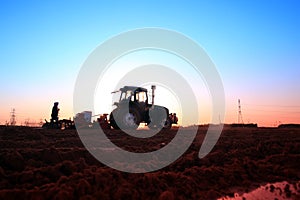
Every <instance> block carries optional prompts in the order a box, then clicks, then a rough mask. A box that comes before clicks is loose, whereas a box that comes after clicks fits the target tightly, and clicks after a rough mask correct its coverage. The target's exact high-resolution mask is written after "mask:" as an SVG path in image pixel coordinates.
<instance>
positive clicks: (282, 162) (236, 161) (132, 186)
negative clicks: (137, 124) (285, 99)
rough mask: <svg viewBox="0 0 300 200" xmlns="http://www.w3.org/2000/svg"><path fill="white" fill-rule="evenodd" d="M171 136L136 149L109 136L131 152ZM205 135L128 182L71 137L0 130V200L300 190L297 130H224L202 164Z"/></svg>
mask: <svg viewBox="0 0 300 200" xmlns="http://www.w3.org/2000/svg"><path fill="white" fill-rule="evenodd" d="M142 132H143V131H141V133H142ZM175 134H176V130H171V131H168V132H166V131H164V132H161V134H159V135H158V136H157V137H152V138H151V139H147V140H136V141H135V140H134V139H132V138H130V137H128V136H127V135H125V134H122V133H120V132H119V131H114V130H110V131H109V132H108V133H107V135H108V137H109V138H110V139H111V140H112V141H113V142H114V143H115V144H117V145H122V147H123V148H124V149H126V150H132V151H135V152H142V151H153V150H155V149H157V148H160V147H161V146H160V145H161V144H163V143H165V144H167V143H168V142H169V141H170V140H171V139H172V138H173V137H174V135H175ZM205 134H206V129H205V128H203V127H202V128H200V129H199V130H198V134H197V136H196V139H195V140H194V142H193V144H192V145H191V146H190V148H189V149H188V151H186V153H185V154H183V155H182V156H181V157H180V158H179V159H178V160H177V161H176V162H174V163H172V164H171V165H169V166H167V167H165V168H163V169H161V170H159V171H155V172H150V173H142V174H132V173H125V172H120V171H117V170H115V169H111V168H109V167H107V166H105V165H104V164H101V163H100V162H98V161H97V160H96V159H95V158H94V157H93V156H92V155H91V154H90V153H89V152H88V151H87V150H86V149H85V148H84V146H83V145H82V143H81V141H80V139H79V136H78V134H77V132H76V130H43V129H34V128H28V127H0V199H216V198H219V197H222V196H232V195H233V194H234V192H236V191H239V192H249V191H250V190H252V189H254V188H256V187H259V186H260V185H262V184H265V183H274V182H280V181H287V182H289V183H290V184H291V186H293V187H295V188H296V189H297V190H300V185H299V184H298V183H297V182H298V181H299V180H300V170H299V168H300V164H299V163H300V129H299V128H298V129H293V128H281V129H275V128H274V129H272V128H225V129H224V130H223V132H222V135H221V137H220V139H219V141H218V143H217V144H216V146H215V147H214V149H213V150H212V152H211V153H210V154H208V155H207V156H206V157H205V158H203V159H199V158H198V151H199V149H200V146H201V143H202V141H203V138H204V136H205ZM141 145H142V146H141ZM296 183H297V184H296ZM284 192H285V191H283V196H284V195H286V194H285V193H284ZM287 195H290V197H291V198H292V199H297V198H300V197H299V196H295V195H294V194H287Z"/></svg>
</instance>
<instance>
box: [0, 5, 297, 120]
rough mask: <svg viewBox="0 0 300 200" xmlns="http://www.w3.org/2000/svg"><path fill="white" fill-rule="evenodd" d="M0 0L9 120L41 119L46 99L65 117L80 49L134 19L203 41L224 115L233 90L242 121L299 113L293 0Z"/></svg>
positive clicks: (2, 111)
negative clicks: (13, 114) (221, 95)
mask: <svg viewBox="0 0 300 200" xmlns="http://www.w3.org/2000/svg"><path fill="white" fill-rule="evenodd" d="M0 4H1V6H0V27H1V32H0V44H1V45H0V58H1V59H0V66H1V77H0V91H1V98H0V124H4V123H5V122H6V121H9V119H10V112H11V110H12V109H13V108H14V109H15V110H16V116H17V117H16V120H17V123H18V124H22V123H24V121H26V120H27V121H31V122H38V121H40V120H43V119H48V120H49V119H50V114H51V108H52V106H53V103H54V102H55V101H59V102H60V105H59V107H60V109H61V110H60V118H69V117H72V116H73V115H74V113H73V91H74V85H75V82H76V78H77V75H78V73H79V71H80V68H81V66H82V64H83V63H84V61H85V60H86V59H87V57H88V56H89V54H90V53H91V52H92V51H93V50H94V49H95V48H96V47H97V46H98V45H100V44H101V43H103V42H104V41H106V40H107V39H109V38H111V37H113V36H115V35H118V34H119V33H122V32H126V31H129V30H132V29H137V28H144V27H158V28H165V29H170V30H175V31H177V32H179V33H182V34H184V35H186V36H188V37H189V38H191V39H193V40H194V41H196V42H197V43H198V44H199V45H200V46H201V47H202V48H204V49H205V51H206V52H207V54H208V55H209V56H210V58H211V59H212V60H213V62H214V63H215V66H216V68H217V70H218V72H219V74H220V76H221V78H222V81H223V85H224V91H225V96H226V97H225V100H226V114H225V120H224V121H223V122H224V123H234V122H237V120H238V99H240V100H241V106H242V116H243V120H244V122H246V123H258V125H259V126H276V125H278V124H279V123H300V92H299V91H300V78H299V77H300V56H299V55H300V16H299V13H300V5H299V4H300V3H299V2H298V1H290V0H287V1H255V0H254V1H252V0H251V1H176V0H166V1H155V0H154V1H133V0H132V1H108V0H107V1H79V0H75V1H70V0H64V1H14V0H13V1H5V0H4V1H1V3H0ZM182 70H184V69H182ZM199 87H200V86H199ZM107 95H110V94H107ZM157 98H158V97H157ZM172 98H173V97H172ZM164 99H165V100H166V99H168V96H167V95H166V96H160V100H159V99H158V101H161V102H164ZM173 99H174V98H173ZM206 103H207V104H209V102H206ZM175 104H176V103H175ZM204 104H205V103H202V102H199V105H200V106H201V105H202V106H203V105H204ZM175 107H176V106H175ZM174 109H175V110H176V108H174ZM202 111H203V113H201V115H202V116H204V117H202V118H201V121H200V123H209V122H210V117H209V116H210V113H209V110H203V109H202ZM98 112H101V109H100V110H99V111H98ZM103 112H109V110H107V108H106V109H104V110H103ZM95 114H98V113H95Z"/></svg>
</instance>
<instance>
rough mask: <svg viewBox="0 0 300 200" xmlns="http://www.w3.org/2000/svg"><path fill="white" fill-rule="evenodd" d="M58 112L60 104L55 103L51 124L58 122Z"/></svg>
mask: <svg viewBox="0 0 300 200" xmlns="http://www.w3.org/2000/svg"><path fill="white" fill-rule="evenodd" d="M58 112H59V108H58V102H55V103H54V106H53V108H52V113H51V123H57V122H58Z"/></svg>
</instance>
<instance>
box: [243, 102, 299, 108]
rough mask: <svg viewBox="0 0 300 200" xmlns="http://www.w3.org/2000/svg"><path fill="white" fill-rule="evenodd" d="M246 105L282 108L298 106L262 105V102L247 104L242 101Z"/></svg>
mask: <svg viewBox="0 0 300 200" xmlns="http://www.w3.org/2000/svg"><path fill="white" fill-rule="evenodd" d="M243 105H246V106H260V107H282V108H300V106H296V105H263V104H248V103H244V104H243Z"/></svg>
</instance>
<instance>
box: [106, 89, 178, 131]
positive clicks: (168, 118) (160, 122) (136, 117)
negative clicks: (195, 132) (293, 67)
mask: <svg viewBox="0 0 300 200" xmlns="http://www.w3.org/2000/svg"><path fill="white" fill-rule="evenodd" d="M151 89H152V102H151V103H149V99H148V93H147V89H146V88H142V87H135V86H124V87H123V88H120V89H119V90H118V91H115V92H112V93H117V92H120V98H119V102H115V103H114V105H115V106H116V108H115V109H114V110H113V111H112V112H111V113H110V116H109V121H110V126H112V127H113V128H114V129H130V130H134V129H137V128H138V126H139V125H140V123H146V124H147V126H148V127H149V128H150V129H162V128H164V129H170V128H171V126H172V124H177V122H178V118H177V116H176V114H175V113H169V109H168V108H166V107H163V106H158V105H154V91H155V89H156V86H155V85H152V86H151Z"/></svg>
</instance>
